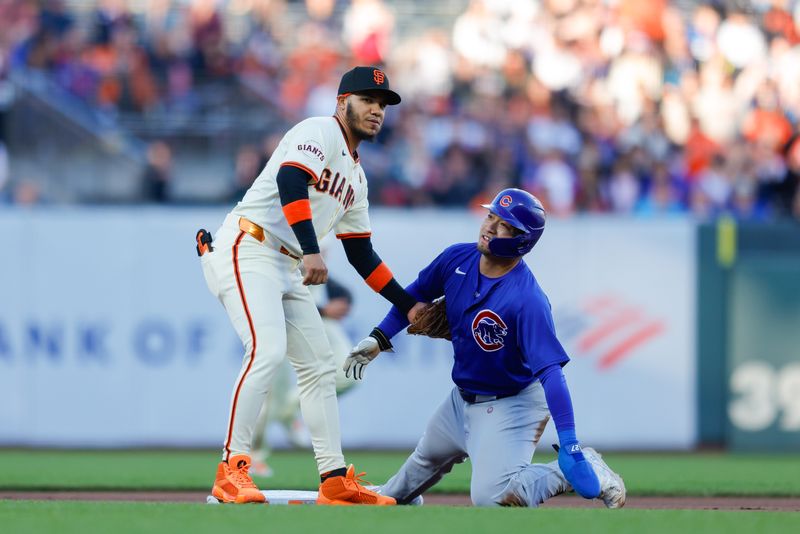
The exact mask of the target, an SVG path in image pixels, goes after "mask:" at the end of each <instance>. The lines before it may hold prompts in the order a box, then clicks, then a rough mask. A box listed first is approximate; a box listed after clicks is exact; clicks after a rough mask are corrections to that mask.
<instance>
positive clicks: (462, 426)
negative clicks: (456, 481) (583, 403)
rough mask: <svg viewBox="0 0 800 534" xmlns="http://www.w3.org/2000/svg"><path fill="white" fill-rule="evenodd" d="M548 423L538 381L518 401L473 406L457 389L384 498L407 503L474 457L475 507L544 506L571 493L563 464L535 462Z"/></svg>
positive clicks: (509, 399) (385, 487) (387, 486)
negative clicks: (387, 497)
mask: <svg viewBox="0 0 800 534" xmlns="http://www.w3.org/2000/svg"><path fill="white" fill-rule="evenodd" d="M549 419H550V413H549V411H548V409H547V401H546V400H545V396H544V390H543V389H542V385H541V384H540V383H539V381H538V380H537V381H536V382H534V383H533V384H531V385H530V386H528V387H527V388H525V389H524V390H522V391H521V392H520V393H519V394H517V395H515V396H513V397H506V398H503V399H497V400H492V401H488V402H478V403H473V404H471V403H468V402H466V401H465V400H464V399H462V398H461V395H460V394H459V392H458V389H457V388H453V390H452V391H451V393H450V395H449V397H448V398H447V399H445V401H444V402H443V403H442V404H441V406H439V408H438V409H437V410H436V413H435V414H434V415H433V417H432V418H431V420H430V421H429V422H428V426H427V428H426V430H425V433H424V434H423V435H422V438H421V439H420V440H419V443H417V447H416V449H415V450H414V452H413V453H412V454H411V456H409V457H408V459H407V460H406V462H405V463H404V464H403V467H401V468H400V471H398V472H397V474H395V475H394V476H393V477H392V478H391V479H390V480H389V481H388V482H387V483H386V484H384V485H383V486H382V488H381V493H383V494H384V495H390V496H392V497H394V498H396V499H397V502H398V504H407V503H409V502H410V501H411V500H413V499H414V498H415V497H417V496H418V495H421V494H422V493H423V492H425V491H426V490H427V489H428V488H430V487H432V486H433V485H434V484H436V483H437V482H439V480H441V478H442V477H443V476H444V475H445V474H447V473H449V472H450V470H451V469H452V468H453V465H455V464H457V463H461V462H463V461H464V460H465V459H466V458H467V457H469V459H470V461H471V463H472V482H471V485H470V497H471V498H472V503H473V504H474V505H475V506H499V505H512V506H531V507H536V506H539V504H541V503H542V502H544V501H545V500H547V499H549V498H550V497H553V496H555V495H558V494H560V493H563V492H565V491H569V490H571V489H572V488H571V486H570V485H569V483H568V482H567V481H566V479H565V478H564V475H563V474H562V473H561V471H560V470H559V468H558V462H556V461H554V462H550V463H548V464H532V463H530V462H531V458H532V457H533V453H534V450H535V449H536V445H537V443H538V442H539V438H541V436H542V432H543V431H544V428H545V425H546V424H547V421H548V420H549Z"/></svg>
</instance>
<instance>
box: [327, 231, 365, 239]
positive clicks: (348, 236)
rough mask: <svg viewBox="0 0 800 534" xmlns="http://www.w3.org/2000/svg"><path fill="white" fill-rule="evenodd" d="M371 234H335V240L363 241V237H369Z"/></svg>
mask: <svg viewBox="0 0 800 534" xmlns="http://www.w3.org/2000/svg"><path fill="white" fill-rule="evenodd" d="M371 235H372V232H361V233H358V232H354V233H349V234H336V239H359V238H360V239H363V238H365V237H370V236H371Z"/></svg>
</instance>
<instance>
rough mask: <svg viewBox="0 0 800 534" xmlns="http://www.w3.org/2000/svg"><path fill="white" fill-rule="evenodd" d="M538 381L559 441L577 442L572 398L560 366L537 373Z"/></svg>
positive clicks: (552, 366)
mask: <svg viewBox="0 0 800 534" xmlns="http://www.w3.org/2000/svg"><path fill="white" fill-rule="evenodd" d="M539 381H540V382H541V383H542V388H544V396H545V398H546V399H547V407H548V409H549V410H550V415H551V416H552V417H553V423H555V425H556V431H557V432H558V437H559V441H561V442H562V443H563V442H564V441H565V440H566V441H570V438H572V440H571V441H577V439H576V438H575V414H574V412H573V410H572V398H571V397H570V394H569V388H568V387H567V378H566V377H565V376H564V372H563V371H562V370H561V365H560V364H554V365H550V366H548V367H546V368H545V369H544V370H543V371H542V372H541V373H539Z"/></svg>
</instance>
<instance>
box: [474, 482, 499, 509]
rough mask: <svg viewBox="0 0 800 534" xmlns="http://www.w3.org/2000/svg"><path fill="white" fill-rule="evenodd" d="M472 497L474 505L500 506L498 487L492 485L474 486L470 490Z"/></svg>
mask: <svg viewBox="0 0 800 534" xmlns="http://www.w3.org/2000/svg"><path fill="white" fill-rule="evenodd" d="M470 498H471V499H472V504H473V506H499V503H498V499H497V487H496V486H494V485H492V486H478V487H475V486H473V487H472V489H471V490H470Z"/></svg>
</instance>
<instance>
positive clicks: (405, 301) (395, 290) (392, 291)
mask: <svg viewBox="0 0 800 534" xmlns="http://www.w3.org/2000/svg"><path fill="white" fill-rule="evenodd" d="M380 293H381V296H382V297H383V298H385V299H386V300H388V301H389V302H391V303H392V304H394V305H395V306H396V307H397V309H398V310H400V311H401V312H403V315H408V310H410V309H411V308H413V307H414V305H415V304H416V303H417V299H415V298H414V297H412V296H411V295H410V294H409V293H408V292H407V291H406V290H405V289H403V286H401V285H400V284H399V283H398V282H397V280H395V279H394V278H392V279H391V280H390V281H389V283H388V284H386V286H385V287H384V288H383V289H381V291H380Z"/></svg>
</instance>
